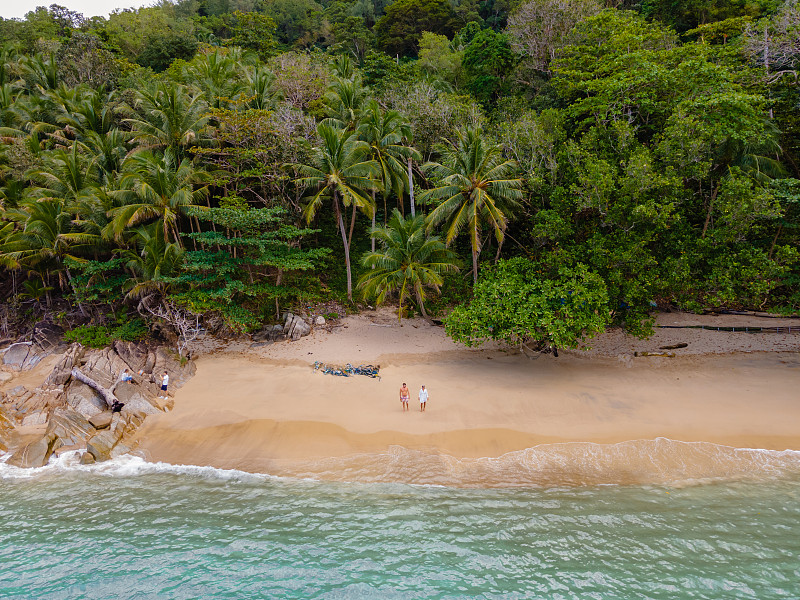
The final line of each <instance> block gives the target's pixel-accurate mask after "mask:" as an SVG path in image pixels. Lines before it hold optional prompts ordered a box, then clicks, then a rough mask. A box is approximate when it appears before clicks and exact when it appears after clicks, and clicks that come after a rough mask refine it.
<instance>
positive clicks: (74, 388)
mask: <svg viewBox="0 0 800 600" xmlns="http://www.w3.org/2000/svg"><path fill="white" fill-rule="evenodd" d="M66 399H67V404H68V405H69V406H71V407H72V408H73V409H74V410H75V411H77V412H78V413H80V414H82V415H83V416H84V417H92V416H94V415H96V414H98V413H100V412H103V411H104V410H108V405H107V404H106V401H105V400H104V399H103V397H102V396H101V395H100V394H98V393H97V392H96V391H95V390H93V389H92V388H90V387H89V386H88V385H86V384H85V383H81V382H80V381H74V380H73V381H71V382H70V384H69V386H68V387H67V395H66Z"/></svg>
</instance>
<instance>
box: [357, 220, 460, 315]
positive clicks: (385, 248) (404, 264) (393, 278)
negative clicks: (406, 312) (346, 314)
mask: <svg viewBox="0 0 800 600" xmlns="http://www.w3.org/2000/svg"><path fill="white" fill-rule="evenodd" d="M372 235H373V236H374V237H375V238H376V239H377V240H378V241H379V242H380V243H381V246H382V247H381V248H380V249H379V250H377V251H373V252H367V253H366V254H364V257H363V258H362V259H361V264H362V265H364V266H365V267H370V268H371V269H372V270H370V271H367V272H366V273H365V274H364V275H362V276H361V278H360V279H359V281H358V289H359V290H360V291H361V292H362V294H363V295H364V298H366V299H374V300H375V302H376V303H377V304H382V303H383V302H384V301H385V300H386V298H387V296H389V295H390V294H394V293H395V292H397V293H398V294H399V298H398V302H399V309H398V311H397V315H398V318H400V319H402V314H403V302H405V300H406V298H409V297H412V296H413V298H414V301H415V302H416V305H417V308H418V309H419V312H420V313H421V314H422V316H423V317H425V318H426V319H427V318H428V313H427V312H426V311H425V297H426V295H425V291H426V289H428V288H432V289H434V290H436V291H438V290H439V287H440V286H441V285H442V283H444V280H443V278H442V275H444V274H445V273H452V272H456V271H458V262H459V261H458V257H457V256H456V254H455V253H454V252H452V251H451V250H448V249H447V246H445V244H444V242H442V241H441V240H440V239H439V238H438V237H437V236H429V235H428V233H427V232H426V227H425V217H424V215H417V216H416V217H409V218H408V219H406V218H404V217H403V215H401V214H400V211H398V210H397V209H396V208H395V209H394V210H393V211H392V218H391V219H390V220H389V224H388V225H387V226H386V227H385V228H375V229H373V230H372Z"/></svg>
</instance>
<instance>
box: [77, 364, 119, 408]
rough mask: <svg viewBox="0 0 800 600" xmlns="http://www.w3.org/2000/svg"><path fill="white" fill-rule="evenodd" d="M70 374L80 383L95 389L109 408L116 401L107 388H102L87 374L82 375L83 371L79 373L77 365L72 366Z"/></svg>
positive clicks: (112, 393)
mask: <svg viewBox="0 0 800 600" xmlns="http://www.w3.org/2000/svg"><path fill="white" fill-rule="evenodd" d="M72 376H73V377H74V378H75V379H77V380H78V381H80V382H81V383H85V384H86V385H88V386H89V387H90V388H92V389H93V390H94V391H96V392H97V393H98V394H100V395H101V396H102V397H103V400H105V401H106V404H108V407H109V408H111V406H112V405H113V404H114V402H117V397H116V396H115V395H114V392H112V391H111V390H109V389H106V388H104V387H103V386H102V385H100V384H99V383H97V382H96V381H95V380H94V379H92V378H91V377H88V376H87V375H84V374H83V373H81V372H80V371H79V370H78V368H77V367H73V368H72Z"/></svg>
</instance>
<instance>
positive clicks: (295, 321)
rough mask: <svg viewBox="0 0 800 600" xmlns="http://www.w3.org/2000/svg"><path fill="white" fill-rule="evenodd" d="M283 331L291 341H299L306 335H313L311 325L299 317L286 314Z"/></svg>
mask: <svg viewBox="0 0 800 600" xmlns="http://www.w3.org/2000/svg"><path fill="white" fill-rule="evenodd" d="M283 331H284V333H285V334H286V337H287V338H289V339H290V340H299V339H300V338H301V337H303V336H304V335H308V334H309V333H311V325H309V324H308V323H306V321H305V320H304V319H303V318H302V317H300V316H298V315H295V314H292V313H286V319H285V321H284V324H283Z"/></svg>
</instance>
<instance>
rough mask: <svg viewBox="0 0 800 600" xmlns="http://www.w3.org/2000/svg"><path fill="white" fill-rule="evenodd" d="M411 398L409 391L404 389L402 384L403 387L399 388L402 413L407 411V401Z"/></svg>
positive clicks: (406, 388) (404, 385) (404, 386)
mask: <svg viewBox="0 0 800 600" xmlns="http://www.w3.org/2000/svg"><path fill="white" fill-rule="evenodd" d="M409 398H411V390H409V389H408V387H406V384H405V383H404V384H403V387H401V388H400V404H402V405H403V411H404V412H405V411H407V410H408V400H409Z"/></svg>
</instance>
